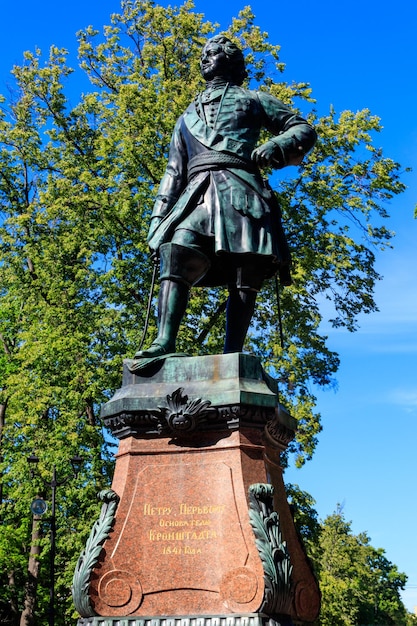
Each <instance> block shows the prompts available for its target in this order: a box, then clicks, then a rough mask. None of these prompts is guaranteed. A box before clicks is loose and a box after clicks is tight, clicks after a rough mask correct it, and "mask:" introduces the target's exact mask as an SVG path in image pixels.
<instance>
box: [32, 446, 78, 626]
mask: <svg viewBox="0 0 417 626" xmlns="http://www.w3.org/2000/svg"><path fill="white" fill-rule="evenodd" d="M27 462H28V463H29V467H30V476H31V478H34V476H35V468H36V466H37V464H38V463H39V458H38V457H37V456H36V455H35V454H33V453H32V454H31V455H30V456H28V457H27ZM70 463H71V466H72V471H73V476H74V478H77V476H78V474H79V473H80V470H81V466H82V463H83V459H82V457H80V456H78V455H74V456H73V457H72V458H71V459H70ZM69 479H70V476H67V477H65V478H64V479H62V480H58V478H57V475H56V467H55V465H53V468H52V479H51V480H50V481H49V482H48V481H45V480H44V481H43V482H44V484H45V486H46V487H50V488H51V492H52V502H51V518H50V522H51V536H50V542H51V550H50V557H49V611H48V612H49V620H48V624H49V626H54V624H55V554H56V516H55V501H56V490H57V487H60V486H61V485H64V484H65V483H66V482H68V480H69ZM31 510H32V513H34V514H37V515H43V513H45V511H46V510H47V506H46V503H45V502H44V500H42V499H41V498H37V499H36V500H34V501H33V502H32V506H31Z"/></svg>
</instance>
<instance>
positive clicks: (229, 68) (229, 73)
mask: <svg viewBox="0 0 417 626" xmlns="http://www.w3.org/2000/svg"><path fill="white" fill-rule="evenodd" d="M200 68H201V73H202V75H203V78H204V79H205V80H207V81H208V80H213V78H216V77H217V76H221V77H223V78H225V79H226V80H228V81H229V82H232V83H234V84H236V85H241V84H242V83H243V81H244V80H245V78H246V76H247V72H246V69H245V60H244V58H243V54H242V51H241V50H240V48H238V47H237V45H236V44H234V43H233V42H232V41H230V39H228V38H227V37H225V36H224V35H216V36H215V37H212V38H211V39H209V40H208V41H207V43H206V45H205V46H204V48H203V51H202V53H201V58H200Z"/></svg>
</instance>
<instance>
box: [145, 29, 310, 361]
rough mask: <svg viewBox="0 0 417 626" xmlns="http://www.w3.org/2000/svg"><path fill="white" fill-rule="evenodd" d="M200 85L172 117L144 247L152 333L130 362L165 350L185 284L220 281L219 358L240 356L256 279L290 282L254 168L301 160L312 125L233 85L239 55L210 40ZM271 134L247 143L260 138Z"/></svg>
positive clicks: (170, 348) (241, 69) (274, 217)
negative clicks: (149, 266) (154, 311)
mask: <svg viewBox="0 0 417 626" xmlns="http://www.w3.org/2000/svg"><path fill="white" fill-rule="evenodd" d="M200 67H201V72H202V75H203V78H204V79H205V80H206V82H207V85H206V89H205V90H204V91H203V92H202V93H200V94H198V95H197V96H196V98H195V100H194V102H192V103H191V104H190V106H189V107H188V108H187V110H186V111H185V112H184V114H183V115H181V116H180V118H179V119H178V121H177V123H176V126H175V129H174V132H173V136H172V140H171V147H170V152H169V158H168V164H167V168H166V171H165V174H164V176H163V178H162V181H161V184H160V187H159V191H158V195H157V198H156V202H155V206H154V210H153V214H152V218H151V225H150V229H149V235H148V243H149V247H150V249H151V251H152V252H153V253H154V254H156V255H157V256H158V257H159V260H160V282H161V284H160V292H159V302H158V336H157V337H156V339H155V340H154V342H153V343H152V345H151V346H150V347H149V348H148V349H146V350H140V351H138V352H137V354H136V355H135V357H134V359H141V358H154V357H163V356H165V355H169V354H172V353H175V342H176V337H177V333H178V329H179V326H180V323H181V320H182V317H183V315H184V313H185V310H186V306H187V302H188V296H189V291H190V288H191V287H192V286H193V285H197V286H216V285H217V286H219V285H227V286H228V289H229V297H228V302H227V309H226V340H225V345H224V352H225V353H227V352H241V351H242V348H243V343H244V340H245V337H246V333H247V330H248V327H249V324H250V321H251V318H252V315H253V312H254V308H255V300H256V295H257V292H258V291H259V290H260V289H261V286H262V283H263V281H264V280H265V279H267V278H269V277H271V276H273V275H274V274H275V273H277V272H278V273H279V277H280V281H281V283H282V284H284V285H289V284H291V277H290V271H289V267H290V253H289V250H288V246H287V242H286V238H285V235H284V231H283V228H282V224H281V214H280V209H279V206H278V204H277V200H276V197H275V195H274V193H273V191H272V190H271V188H270V187H269V185H268V183H267V182H266V181H265V180H264V179H263V178H262V176H261V174H260V171H259V168H260V167H264V166H272V167H273V168H276V169H280V168H282V167H285V166H286V165H297V164H299V163H301V161H302V159H303V157H304V155H305V154H306V153H307V152H308V151H309V150H311V148H312V147H313V145H314V143H315V141H316V133H315V131H314V129H313V128H312V127H311V126H310V125H309V124H308V123H307V122H306V121H305V120H304V119H303V118H302V117H300V116H299V115H297V114H296V113H295V112H294V111H291V110H290V109H289V108H288V107H287V106H285V105H284V104H283V103H282V102H280V101H279V100H277V98H275V97H273V96H272V95H270V94H268V93H266V92H263V91H250V90H248V89H245V88H243V87H242V86H241V85H242V83H243V81H244V79H245V78H246V76H247V74H246V70H245V62H244V58H243V54H242V52H241V50H240V49H239V48H238V47H237V46H236V45H235V44H234V43H232V42H231V41H230V40H229V39H228V38H227V37H224V36H223V35H218V36H216V37H213V38H212V39H210V40H208V42H207V43H206V45H205V46H204V49H203V52H202V55H201V60H200ZM262 129H266V130H267V131H269V132H270V133H271V135H272V138H271V139H270V140H269V141H267V142H266V143H264V144H262V145H260V146H259V147H256V145H257V143H258V141H259V136H260V132H261V130H262Z"/></svg>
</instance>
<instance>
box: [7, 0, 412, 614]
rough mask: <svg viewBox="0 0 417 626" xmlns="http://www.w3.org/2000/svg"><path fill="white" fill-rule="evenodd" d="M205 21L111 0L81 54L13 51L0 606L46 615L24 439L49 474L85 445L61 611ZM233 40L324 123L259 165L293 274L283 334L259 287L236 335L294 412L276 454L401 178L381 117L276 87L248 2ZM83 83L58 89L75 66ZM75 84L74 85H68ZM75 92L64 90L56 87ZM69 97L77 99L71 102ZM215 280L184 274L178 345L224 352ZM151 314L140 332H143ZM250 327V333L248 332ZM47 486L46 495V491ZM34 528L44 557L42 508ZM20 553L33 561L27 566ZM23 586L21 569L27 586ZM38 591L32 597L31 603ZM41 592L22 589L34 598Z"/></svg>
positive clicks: (106, 467) (345, 312)
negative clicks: (324, 306) (283, 166)
mask: <svg viewBox="0 0 417 626" xmlns="http://www.w3.org/2000/svg"><path fill="white" fill-rule="evenodd" d="M216 29H217V27H216V26H215V25H213V24H211V23H208V22H206V21H204V19H203V16H202V15H201V14H198V13H195V12H194V11H193V4H192V2H185V3H184V4H183V5H182V6H180V7H169V8H165V7H162V6H159V5H157V4H155V3H154V2H152V1H151V0H144V1H139V0H137V1H133V0H124V1H123V2H122V5H121V11H120V13H117V14H114V15H112V16H111V19H110V25H109V26H106V27H104V29H103V31H102V32H99V31H98V30H95V29H93V28H92V27H90V28H88V29H86V30H85V31H83V32H80V33H79V59H80V64H81V73H80V70H79V71H78V72H75V71H74V70H73V69H72V68H71V67H69V66H68V65H67V60H66V57H67V53H66V51H65V50H61V49H59V48H57V47H55V46H52V47H51V49H50V52H49V56H48V57H45V56H43V54H42V52H41V51H40V50H35V51H33V52H26V53H25V58H24V63H23V64H22V65H21V66H15V67H14V68H13V76H14V79H15V86H14V91H13V92H12V95H11V97H9V98H8V100H7V101H6V99H4V98H3V99H2V107H1V109H0V347H1V354H0V444H1V457H2V462H1V472H2V482H1V489H2V502H1V505H0V506H1V518H2V531H3V532H2V534H1V536H0V583H1V584H0V589H1V590H0V611H2V614H1V616H0V618H1V620H2V622H3V623H5V624H6V623H9V624H17V623H19V619H20V613H21V611H22V608H23V606H24V604H25V602H26V606H31V607H35V608H34V609H31V610H30V611H29V613H28V614H26V615H25V617H24V619H25V620H26V622H27V623H31V621H34V620H35V619H36V616H37V615H44V614H45V613H46V603H47V592H46V588H47V572H46V571H44V568H43V567H41V568H40V571H39V573H38V574H36V576H38V581H37V582H38V584H37V592H36V597H33V598H28V593H29V594H30V593H33V591H32V592H31V591H30V589H29V588H28V587H27V588H26V589H27V591H26V597H25V582H26V580H27V574H26V571H27V568H28V562H29V554H30V543H31V539H30V537H31V529H32V520H31V517H30V514H29V512H28V510H29V503H30V500H31V498H32V497H33V495H34V494H36V493H45V492H44V485H43V482H42V480H40V479H38V482H37V483H36V482H33V483H30V482H29V481H28V480H27V468H26V461H25V459H26V456H27V455H29V454H30V453H31V452H32V451H35V452H36V453H37V454H38V455H39V457H40V459H41V460H40V464H39V471H40V475H41V477H43V478H44V479H45V480H47V479H48V477H49V476H50V471H51V468H52V465H53V464H55V465H56V466H57V470H58V472H59V473H61V474H64V473H65V467H66V464H67V459H68V458H69V457H70V456H72V455H73V454H74V453H75V452H79V451H82V454H84V457H85V459H86V466H85V468H84V471H83V473H82V474H81V475H80V477H79V478H78V480H77V481H76V482H68V484H67V485H65V487H62V488H60V489H61V490H60V495H59V498H60V500H59V501H60V505H59V511H58V528H59V530H60V533H59V537H58V540H59V544H58V551H57V554H58V557H57V595H58V597H59V598H60V602H62V606H61V605H60V606H59V610H58V613H59V615H60V617H59V619H60V620H61V621H60V622H58V623H62V624H64V623H66V622H67V621H69V620H70V619H71V600H70V598H69V591H68V589H69V585H70V580H71V575H72V571H73V568H74V563H75V559H76V558H77V556H78V554H79V552H80V550H81V547H82V545H83V542H84V541H85V538H86V535H87V534H88V532H89V530H90V527H91V523H92V520H93V519H95V517H96V515H97V510H98V504H96V502H95V498H94V497H93V494H94V493H95V492H96V491H98V490H99V489H100V488H102V487H104V486H108V484H109V473H110V470H111V461H110V457H111V440H109V437H108V436H107V435H106V433H104V432H103V430H102V428H101V425H100V421H99V419H98V411H99V405H100V404H101V403H102V402H104V401H105V400H106V399H107V398H109V397H110V396H111V394H112V393H113V391H114V389H115V388H116V387H118V386H119V384H120V372H121V363H122V359H123V357H125V356H128V355H131V354H133V352H134V350H135V348H136V347H137V342H138V340H139V336H140V334H141V329H142V328H143V326H144V320H145V315H146V310H145V309H146V307H145V302H146V300H147V295H148V293H149V286H150V281H151V274H152V263H151V262H150V259H149V255H148V250H147V247H146V243H145V241H146V232H147V227H148V222H147V220H148V216H149V214H150V211H151V209H152V203H153V197H154V192H155V186H156V185H157V184H158V183H159V180H160V178H161V175H162V173H163V170H164V166H165V163H166V156H167V150H168V145H169V141H170V136H171V132H172V129H173V126H174V123H175V120H176V118H177V116H178V115H179V114H180V113H181V112H182V111H183V110H184V108H185V107H186V105H187V104H188V103H189V101H190V100H191V99H192V98H193V97H194V95H195V93H196V91H198V89H199V88H200V87H201V85H202V80H201V77H200V74H199V67H198V60H199V54H200V50H201V47H202V44H203V41H204V40H205V38H206V37H207V36H209V35H210V34H211V33H213V32H215V31H216ZM225 32H226V34H227V35H229V36H230V37H231V38H233V39H235V40H236V41H237V42H238V43H239V45H240V46H241V47H242V48H243V50H244V53H245V55H246V58H247V62H248V70H249V85H250V86H253V87H256V88H260V89H267V90H270V91H271V92H272V93H274V94H275V95H277V96H278V97H280V98H281V99H282V100H284V101H285V102H287V103H288V104H291V105H292V106H300V107H301V108H302V110H303V113H304V114H306V113H307V114H308V115H309V119H310V120H311V122H312V123H314V124H315V125H316V127H317V130H318V132H319V135H320V140H319V143H318V146H317V148H316V149H315V151H314V152H313V154H312V155H311V156H310V157H309V159H308V161H307V162H306V163H305V164H304V165H303V166H300V167H298V168H293V170H292V173H290V174H286V175H284V176H282V175H280V174H279V175H274V176H273V178H272V183H273V185H274V187H275V189H276V191H277V193H278V195H279V198H280V202H281V205H282V209H283V213H284V218H285V221H286V228H287V231H288V233H289V239H290V243H291V246H292V249H293V256H294V270H293V274H294V285H293V286H292V287H291V288H288V289H285V290H284V291H283V293H282V294H281V308H282V323H283V329H284V336H285V346H284V348H282V347H281V343H280V336H279V330H278V324H277V316H276V314H275V315H271V310H276V296H275V285H274V283H273V282H271V283H270V284H268V285H266V286H265V289H264V291H263V293H262V295H261V297H260V300H259V306H258V311H257V315H256V318H255V320H254V325H253V332H252V334H251V336H250V337H249V338H248V344H247V347H248V348H249V349H251V350H252V351H253V352H254V353H255V354H258V355H260V356H261V357H262V361H263V364H264V366H265V367H266V368H267V369H268V370H269V371H270V372H271V373H272V374H274V375H275V376H276V377H277V378H279V379H280V381H281V389H280V394H281V396H282V401H283V402H285V403H286V404H287V406H288V408H289V410H290V411H291V412H292V414H293V415H294V417H296V418H297V420H298V423H299V430H298V435H297V441H296V443H295V444H294V445H293V448H292V451H293V452H294V454H295V455H296V462H297V463H298V464H301V463H303V462H304V461H305V460H306V459H308V458H310V457H311V455H312V454H313V452H314V447H315V443H316V439H317V435H318V433H319V431H320V428H321V426H320V416H319V414H317V413H316V411H315V402H316V398H315V396H314V386H315V385H319V386H328V385H331V384H332V382H333V375H334V374H335V372H336V370H337V367H338V362H339V360H338V356H337V354H335V353H334V352H332V351H330V350H329V348H328V347H327V345H326V337H325V336H323V335H322V334H321V331H320V323H321V321H322V314H321V312H320V306H319V305H320V302H321V300H323V299H325V298H327V299H329V300H330V301H331V302H332V303H333V304H334V309H335V315H334V317H333V324H334V325H336V326H345V327H346V328H347V329H348V330H350V331H352V330H355V328H356V325H357V316H358V315H359V314H360V313H362V312H371V311H373V310H375V308H376V305H375V302H374V299H373V288H374V285H375V281H376V280H378V278H379V276H378V274H377V272H376V271H375V268H374V254H375V250H377V249H378V248H384V247H385V246H387V245H388V244H389V240H390V237H391V233H390V232H389V231H388V230H387V228H386V227H385V226H384V225H383V222H384V220H385V219H386V218H387V217H388V216H387V213H386V210H385V203H386V201H387V200H389V199H390V198H392V197H393V196H395V194H398V193H400V192H401V191H402V190H403V183H402V182H401V180H400V174H401V170H400V166H399V165H398V164H397V163H394V162H393V161H392V160H391V159H389V158H387V157H385V156H384V155H383V153H382V150H381V149H379V148H378V147H375V146H374V143H373V140H374V137H375V135H376V133H377V132H378V131H379V130H380V128H381V125H380V121H379V120H378V118H376V117H375V116H373V115H371V113H370V112H369V111H367V110H364V111H360V112H358V113H352V112H350V111H345V112H342V113H341V114H337V113H336V112H335V111H333V110H331V111H330V112H329V113H326V115H324V116H320V115H319V114H318V112H316V111H315V110H314V102H313V99H312V95H311V94H312V92H311V88H310V86H309V85H308V84H305V83H298V84H287V83H286V82H285V81H284V80H283V72H284V69H285V68H284V65H283V64H282V63H281V61H280V58H279V46H277V45H274V44H272V43H270V42H269V40H268V36H267V34H266V33H263V32H261V31H260V29H259V28H258V27H257V26H256V24H255V19H254V16H253V14H252V12H251V10H250V9H249V8H246V9H244V10H243V11H242V12H241V13H240V15H239V16H238V17H237V18H235V19H234V20H233V21H232V24H231V25H230V26H229V27H228V28H227V30H225ZM86 80H87V81H88V85H89V87H88V88H85V89H84V94H83V95H80V96H79V98H78V102H77V103H76V104H75V105H74V106H73V105H71V104H70V102H71V101H74V95H73V93H74V90H75V89H76V86H77V81H86ZM83 84H84V83H83ZM70 93H71V97H69V95H67V94H70ZM76 100H77V98H75V101H76ZM224 298H225V294H224V293H223V291H222V290H221V289H220V290H212V291H199V290H195V293H194V295H193V297H192V300H191V302H190V307H189V314H188V318H187V324H186V325H184V328H183V332H182V334H181V341H180V345H179V349H181V350H184V351H188V352H190V351H191V350H192V349H191V346H193V350H194V351H195V352H198V353H213V352H219V351H221V346H222V343H223V338H222V335H223V326H224V319H223V310H224V306H223V303H224ZM155 326H156V323H155V319H154V318H152V319H151V324H150V332H151V333H152V332H155ZM260 329H262V332H259V330H260ZM45 495H46V496H47V495H48V494H47V493H45ZM41 530H42V533H40V536H39V538H37V539H36V543H38V544H39V552H40V557H39V558H40V562H41V563H42V564H43V563H44V562H45V558H46V557H47V554H48V550H49V542H48V523H47V522H46V521H43V522H41ZM35 569H36V568H35ZM34 588H35V587H34V586H32V589H34ZM35 601H36V602H35ZM36 603H37V604H36Z"/></svg>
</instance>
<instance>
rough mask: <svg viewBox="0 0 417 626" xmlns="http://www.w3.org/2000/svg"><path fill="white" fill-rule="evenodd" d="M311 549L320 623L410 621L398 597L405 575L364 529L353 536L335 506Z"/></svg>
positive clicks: (350, 625)
mask: <svg viewBox="0 0 417 626" xmlns="http://www.w3.org/2000/svg"><path fill="white" fill-rule="evenodd" d="M310 550H311V556H312V559H313V562H314V565H315V568H316V572H317V575H318V579H319V583H320V589H321V592H322V609H321V614H320V619H319V621H318V624H319V625H320V626H357V625H359V624H360V625H362V626H366V625H374V624H381V625H385V626H389V625H393V626H394V625H395V626H402V625H404V626H406V625H407V624H408V623H409V620H410V617H409V616H408V615H407V611H406V609H405V607H404V604H403V602H402V600H401V596H400V590H401V589H404V586H405V583H406V580H407V577H406V575H405V574H402V573H400V572H399V571H398V569H397V567H396V566H395V565H394V564H393V563H391V562H390V561H389V560H388V559H387V558H386V556H385V552H384V550H383V549H375V548H373V547H372V546H371V544H370V539H369V537H368V536H367V535H366V534H365V533H360V534H359V535H354V534H353V533H352V529H351V524H350V522H347V521H346V520H345V519H344V516H343V514H342V512H341V511H340V510H339V511H337V512H336V513H333V514H332V515H329V516H328V517H327V518H326V519H325V520H324V522H323V523H322V525H321V531H320V534H319V539H318V541H317V542H316V543H315V544H310Z"/></svg>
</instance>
